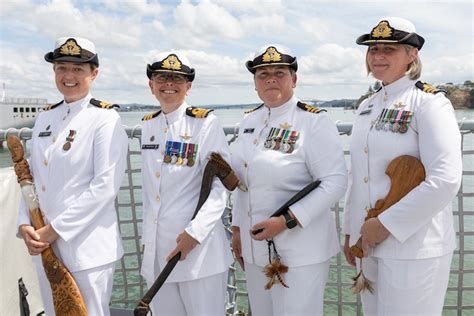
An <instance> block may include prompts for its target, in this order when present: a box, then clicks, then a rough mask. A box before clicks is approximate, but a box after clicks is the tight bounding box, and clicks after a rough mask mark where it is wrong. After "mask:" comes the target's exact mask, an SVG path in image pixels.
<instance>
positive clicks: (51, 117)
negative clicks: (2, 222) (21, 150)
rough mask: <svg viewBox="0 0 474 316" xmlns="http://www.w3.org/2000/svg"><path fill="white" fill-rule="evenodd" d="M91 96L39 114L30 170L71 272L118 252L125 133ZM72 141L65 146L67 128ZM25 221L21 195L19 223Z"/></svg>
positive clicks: (113, 115)
mask: <svg viewBox="0 0 474 316" xmlns="http://www.w3.org/2000/svg"><path fill="white" fill-rule="evenodd" d="M90 99H91V96H90V95H87V96H86V97H85V98H83V99H81V100H79V101H76V102H72V103H66V102H63V103H62V104H60V105H59V106H57V107H55V108H54V109H51V110H48V111H44V112H42V113H40V115H39V116H38V118H37V120H36V123H35V126H34V128H33V136H32V137H33V138H32V142H31V157H30V169H31V171H32V174H33V176H34V181H35V188H36V192H37V193H38V197H39V202H40V207H41V210H42V212H43V213H44V218H45V222H46V223H50V224H51V226H52V227H53V229H54V230H55V231H56V232H57V233H58V235H59V238H58V239H57V240H56V241H55V243H54V244H53V246H54V247H55V248H56V249H57V250H58V251H59V253H58V255H59V256H60V258H61V259H62V260H63V262H64V264H65V265H66V267H67V268H68V269H69V270H70V271H71V272H75V271H81V270H86V269H90V268H94V267H98V266H101V265H104V264H107V263H111V262H114V261H116V260H118V259H119V258H121V256H122V254H123V249H122V241H121V238H120V233H119V228H118V223H117V215H116V211H115V197H116V195H117V193H118V191H119V189H120V184H121V183H122V178H123V175H124V172H125V168H126V156H127V148H128V137H127V134H126V133H125V130H124V128H123V126H122V122H121V120H120V117H119V115H118V114H117V112H116V111H114V110H108V109H102V108H98V107H96V106H93V105H92V104H90V103H89V101H90ZM71 130H72V131H74V132H75V135H74V140H72V141H71V142H70V148H69V149H68V150H65V149H64V148H63V146H64V144H65V143H66V142H67V137H68V136H69V135H70V131H71ZM22 224H28V225H30V218H29V214H28V210H27V208H26V207H25V204H24V201H23V199H22V203H21V207H20V214H19V217H18V226H19V225H22Z"/></svg>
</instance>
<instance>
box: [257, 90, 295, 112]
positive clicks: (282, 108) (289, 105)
mask: <svg viewBox="0 0 474 316" xmlns="http://www.w3.org/2000/svg"><path fill="white" fill-rule="evenodd" d="M296 103H298V99H297V98H296V97H295V95H294V94H293V96H292V97H291V98H290V99H289V100H288V101H287V102H285V103H283V104H282V105H280V106H278V107H276V108H268V107H267V109H268V110H269V112H270V115H271V116H280V115H282V114H284V113H286V112H288V110H290V109H291V108H293V107H295V106H296ZM265 107H266V106H265Z"/></svg>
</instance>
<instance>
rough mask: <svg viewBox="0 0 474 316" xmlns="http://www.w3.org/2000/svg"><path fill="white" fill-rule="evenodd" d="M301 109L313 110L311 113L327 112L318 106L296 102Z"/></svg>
mask: <svg viewBox="0 0 474 316" xmlns="http://www.w3.org/2000/svg"><path fill="white" fill-rule="evenodd" d="M296 105H297V106H298V107H299V108H300V109H302V110H304V111H306V112H311V113H320V112H327V111H326V110H325V109H320V108H318V107H317V106H312V105H309V104H306V103H303V102H298V103H297V104H296Z"/></svg>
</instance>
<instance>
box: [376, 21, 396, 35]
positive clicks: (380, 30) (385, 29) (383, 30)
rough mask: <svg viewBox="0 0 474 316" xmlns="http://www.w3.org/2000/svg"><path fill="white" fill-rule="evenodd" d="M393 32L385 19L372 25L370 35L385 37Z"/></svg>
mask: <svg viewBox="0 0 474 316" xmlns="http://www.w3.org/2000/svg"><path fill="white" fill-rule="evenodd" d="M392 33H393V29H392V28H391V27H390V25H389V24H388V22H387V21H380V23H379V24H378V25H377V26H376V27H374V29H373V30H372V37H375V38H380V37H382V38H387V37H391V36H392Z"/></svg>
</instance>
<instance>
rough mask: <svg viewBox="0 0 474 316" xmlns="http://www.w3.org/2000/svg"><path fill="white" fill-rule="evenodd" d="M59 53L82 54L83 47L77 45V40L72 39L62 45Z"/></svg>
mask: <svg viewBox="0 0 474 316" xmlns="http://www.w3.org/2000/svg"><path fill="white" fill-rule="evenodd" d="M59 53H60V54H61V55H71V56H79V55H81V47H80V46H79V45H77V43H76V41H75V40H73V39H70V40H69V41H67V42H66V43H64V44H63V46H61V48H60V50H59Z"/></svg>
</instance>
